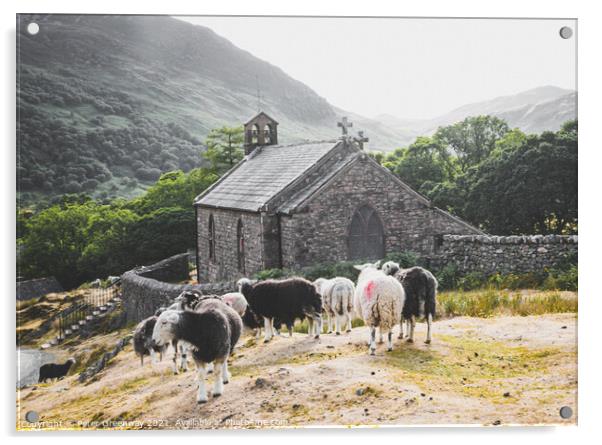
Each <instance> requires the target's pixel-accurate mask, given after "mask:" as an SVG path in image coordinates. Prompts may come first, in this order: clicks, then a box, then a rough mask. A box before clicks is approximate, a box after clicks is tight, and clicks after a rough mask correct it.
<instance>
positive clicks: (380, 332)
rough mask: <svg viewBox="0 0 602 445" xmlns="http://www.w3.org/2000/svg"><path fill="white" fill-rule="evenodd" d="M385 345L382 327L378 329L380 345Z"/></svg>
mask: <svg viewBox="0 0 602 445" xmlns="http://www.w3.org/2000/svg"><path fill="white" fill-rule="evenodd" d="M382 343H383V330H382V329H381V328H380V326H379V327H378V344H379V345H380V344H382Z"/></svg>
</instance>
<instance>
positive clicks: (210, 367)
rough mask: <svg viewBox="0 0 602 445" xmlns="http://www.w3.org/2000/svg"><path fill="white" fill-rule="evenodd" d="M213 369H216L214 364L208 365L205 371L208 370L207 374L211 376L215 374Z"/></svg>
mask: <svg viewBox="0 0 602 445" xmlns="http://www.w3.org/2000/svg"><path fill="white" fill-rule="evenodd" d="M213 368H215V365H214V364H213V362H211V363H207V366H205V369H206V370H207V374H211V373H212V372H213Z"/></svg>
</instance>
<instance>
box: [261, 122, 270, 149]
mask: <svg viewBox="0 0 602 445" xmlns="http://www.w3.org/2000/svg"><path fill="white" fill-rule="evenodd" d="M263 143H264V144H266V145H269V144H271V143H272V127H271V126H270V124H265V126H264V127H263Z"/></svg>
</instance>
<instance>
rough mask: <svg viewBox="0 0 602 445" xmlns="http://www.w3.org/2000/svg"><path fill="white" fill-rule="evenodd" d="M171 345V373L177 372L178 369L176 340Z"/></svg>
mask: <svg viewBox="0 0 602 445" xmlns="http://www.w3.org/2000/svg"><path fill="white" fill-rule="evenodd" d="M172 346H173V373H174V374H179V372H180V370H179V369H178V342H177V340H175V341H174V342H173V343H172Z"/></svg>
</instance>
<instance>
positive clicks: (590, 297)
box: [0, 0, 602, 445]
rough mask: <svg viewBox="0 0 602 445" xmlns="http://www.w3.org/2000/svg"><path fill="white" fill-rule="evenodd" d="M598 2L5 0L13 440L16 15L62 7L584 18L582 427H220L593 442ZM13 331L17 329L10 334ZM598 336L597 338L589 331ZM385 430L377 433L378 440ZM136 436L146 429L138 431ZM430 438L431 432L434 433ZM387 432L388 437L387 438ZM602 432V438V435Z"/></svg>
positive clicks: (6, 371) (8, 415)
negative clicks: (343, 428) (99, 0)
mask: <svg viewBox="0 0 602 445" xmlns="http://www.w3.org/2000/svg"><path fill="white" fill-rule="evenodd" d="M597 3H599V2H596V1H585V0H583V1H578V0H565V1H558V0H548V1H527V0H496V1H495V2H492V1H470V0H447V1H446V0H432V1H427V0H422V1H405V2H401V1H399V2H393V1H390V2H385V1H377V0H371V1H365V0H330V1H325V0H321V1H320V0H305V1H300V0H297V1H289V2H286V1H285V0H280V1H277V0H265V1H262V0H253V1H243V0H232V1H226V0H221V1H197V2H191V1H181V0H169V1H163V2H158V1H154V2H150V1H128V2H126V1H124V0H103V1H101V2H91V1H87V2H86V1H82V0H79V1H78V0H53V1H43V0H21V1H15V2H2V4H1V8H2V15H1V16H0V17H2V24H3V33H2V37H3V45H2V50H3V52H4V54H3V56H4V57H3V63H2V67H3V69H2V82H1V85H2V90H3V93H4V94H3V95H2V97H3V98H4V100H3V103H2V107H1V113H2V118H1V119H0V122H1V124H2V132H1V134H2V136H3V138H4V144H3V147H2V150H1V153H2V157H3V158H2V165H3V168H4V172H3V175H2V180H3V187H2V193H1V196H2V201H1V204H2V205H1V207H0V208H1V209H3V210H5V211H4V212H3V213H4V218H2V225H3V234H4V236H3V237H2V240H3V241H2V253H3V257H2V258H3V264H2V266H3V267H2V268H0V270H2V283H3V284H4V290H5V292H3V296H4V299H5V305H6V311H5V317H6V318H5V327H7V326H8V327H9V328H10V329H6V330H5V333H6V334H7V335H6V337H5V338H6V339H7V342H6V343H5V348H4V351H3V352H4V354H5V360H4V363H5V365H6V366H4V367H3V369H2V372H3V377H4V378H3V379H2V382H3V383H4V385H3V396H2V399H3V402H4V403H2V419H3V421H4V422H5V425H4V429H3V430H4V432H5V435H7V436H9V437H8V439H9V440H14V439H15V438H16V433H14V425H15V419H14V366H15V362H14V360H15V359H14V357H15V355H14V349H13V348H14V343H13V342H14V337H13V335H14V334H13V333H14V332H15V331H14V330H13V328H14V323H15V320H14V316H13V312H12V311H13V309H14V306H13V303H12V301H13V300H12V298H13V295H14V278H15V267H14V258H15V256H14V253H15V251H14V239H15V238H14V236H15V229H14V210H15V203H14V188H15V168H14V166H15V153H14V147H15V91H14V90H15V35H14V29H15V13H17V12H54V13H59V12H63V13H112V14H116V13H120V14H188V15H192V14H225V15H241V14H249V15H334V16H338V15H349V16H437V17H450V16H453V17H550V18H557V17H562V18H578V19H579V58H578V60H579V83H578V85H579V125H580V127H579V142H580V153H579V161H580V162H579V168H580V170H579V182H580V184H579V185H580V187H579V189H580V190H579V192H580V194H579V197H580V209H579V212H580V227H579V234H580V274H579V275H580V283H579V287H580V295H581V299H580V300H581V301H580V311H579V334H580V336H579V338H580V344H579V397H580V400H579V427H563V428H497V429H475V428H471V429H470V430H466V429H463V428H434V429H431V428H428V429H425V428H404V429H403V430H400V429H378V430H374V429H365V428H364V429H356V430H353V431H352V432H351V434H349V432H347V431H343V430H331V429H329V430H295V431H264V432H262V433H258V432H252V431H236V432H228V433H226V432H221V433H219V436H220V438H221V437H224V438H225V436H226V435H228V436H230V437H229V439H233V440H239V441H244V442H245V444H246V443H247V442H249V441H254V440H261V441H262V442H274V443H275V442H279V443H282V442H283V441H286V443H287V445H288V444H291V445H293V444H296V443H299V442H306V441H308V440H315V439H316V438H317V435H320V436H321V435H324V437H323V438H322V437H321V438H320V440H328V441H339V440H345V441H352V442H356V441H357V442H365V441H366V440H374V439H376V440H384V441H395V442H396V441H399V442H402V441H423V440H429V441H432V440H436V441H438V442H441V443H445V444H446V445H448V444H454V443H462V444H467V443H479V444H482V442H483V441H487V442H488V443H490V444H495V443H504V444H506V443H507V442H508V441H509V440H510V441H512V442H516V441H520V442H526V441H545V442H546V443H550V444H553V443H563V444H566V442H567V441H568V440H570V441H578V442H579V443H581V442H584V443H585V442H590V441H593V440H595V439H594V438H597V439H598V440H599V437H600V436H601V435H602V434H601V433H600V430H599V429H597V428H596V426H597V424H598V423H600V421H599V420H598V413H600V412H601V409H600V402H601V400H602V397H600V396H601V392H600V378H599V375H600V371H601V367H600V358H599V353H600V348H599V345H598V344H597V340H598V339H597V338H596V337H597V336H598V335H597V331H596V330H595V326H596V324H597V323H599V321H598V320H597V319H596V318H597V315H598V314H600V313H601V311H600V305H601V303H600V302H601V301H602V296H601V295H599V292H595V289H596V287H595V281H594V280H595V277H596V275H597V274H596V272H597V270H596V269H597V266H598V263H597V261H596V258H597V254H598V252H599V251H600V245H599V244H600V243H599V241H598V240H597V239H596V238H597V237H596V235H597V232H599V229H598V227H599V226H600V224H599V221H600V216H601V215H600V214H601V213H602V212H600V211H599V208H600V203H601V202H602V200H601V199H600V197H599V193H598V190H599V189H600V187H599V186H598V187H596V185H597V181H596V179H597V176H599V174H598V171H599V168H600V165H602V163H601V162H600V161H602V159H601V158H602V156H601V155H600V153H601V151H602V147H601V142H600V141H601V131H600V128H601V125H600V117H599V116H600V107H601V105H602V100H601V94H600V83H601V81H602V72H601V62H600V60H601V58H600V56H599V51H600V49H599V46H600V42H602V36H601V29H602V26H601V25H600V20H601V16H600V14H599V12H600V11H599V7H598V6H597ZM9 331H10V332H9ZM587 334H589V335H587ZM172 434H174V433H170V432H153V433H150V434H146V435H145V437H144V438H141V437H136V438H133V437H132V439H134V440H140V439H142V440H145V441H151V442H153V443H155V442H159V441H164V439H165V438H166V436H169V435H172ZM375 434H376V437H374V438H372V436H373V435H375ZM131 435H132V434H131V433H130V434H128V433H121V434H119V433H103V432H99V433H92V434H85V436H86V437H85V438H84V437H82V436H83V434H82V433H53V434H45V435H43V437H36V436H37V435H36V434H19V435H18V438H19V439H18V440H19V441H20V443H23V442H25V443H27V442H29V441H41V440H43V441H47V440H51V442H60V443H64V442H65V441H71V440H77V441H82V440H85V441H91V442H94V443H105V442H106V440H107V437H110V438H111V440H115V439H117V440H128V439H129V437H127V436H131ZM136 435H137V434H136ZM179 435H180V436H187V437H182V439H183V441H199V440H200V441H203V440H210V441H211V440H216V439H217V436H216V433H213V432H196V433H180V434H179ZM426 435H428V437H427V436H426ZM385 436H386V437H385ZM596 436H597V437H596Z"/></svg>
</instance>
